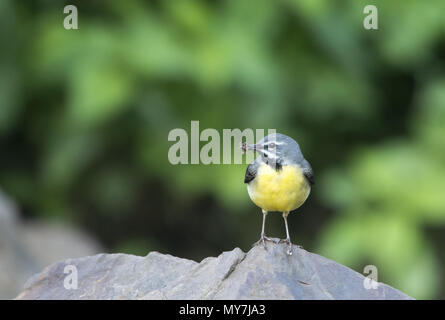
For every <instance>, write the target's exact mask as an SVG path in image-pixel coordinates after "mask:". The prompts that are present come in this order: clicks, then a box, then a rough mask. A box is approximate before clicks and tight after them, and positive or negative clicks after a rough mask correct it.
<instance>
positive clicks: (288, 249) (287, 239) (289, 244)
mask: <svg viewBox="0 0 445 320" xmlns="http://www.w3.org/2000/svg"><path fill="white" fill-rule="evenodd" d="M278 243H285V244H287V245H288V248H287V254H288V255H290V256H291V255H292V242H291V241H290V239H289V238H286V239H281V240H280V241H279V242H278ZM295 246H296V247H297V248H300V249H303V247H302V246H300V245H295Z"/></svg>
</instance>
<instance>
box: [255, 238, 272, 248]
mask: <svg viewBox="0 0 445 320" xmlns="http://www.w3.org/2000/svg"><path fill="white" fill-rule="evenodd" d="M266 241H270V242H273V243H277V242H276V241H275V240H274V239H272V238H269V237H266V236H265V235H261V238H260V240H258V241H257V242H255V243H254V244H253V245H252V247H255V246H258V245H260V244H262V245H263V246H264V248H265V247H266Z"/></svg>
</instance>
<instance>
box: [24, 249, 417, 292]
mask: <svg viewBox="0 0 445 320" xmlns="http://www.w3.org/2000/svg"><path fill="white" fill-rule="evenodd" d="M286 250H287V246H286V245H285V244H273V243H267V245H266V248H264V247H262V246H256V247H254V248H252V249H251V250H250V251H249V252H248V253H244V252H243V251H241V250H240V249H239V248H236V249H234V250H232V251H229V252H223V253H222V254H221V255H219V256H218V257H216V258H214V257H211V258H206V259H204V260H203V261H201V262H200V263H197V262H195V261H191V260H187V259H181V258H177V257H173V256H171V255H165V254H160V253H158V252H151V253H149V254H148V255H147V256H146V257H139V256H134V255H127V254H99V255H95V256H89V257H83V258H78V259H67V260H65V261H61V262H58V263H55V264H53V265H50V266H48V267H47V268H45V269H44V270H43V271H42V272H41V273H40V274H37V275H35V276H33V277H32V278H31V279H30V280H29V281H28V283H27V285H26V287H25V290H24V291H23V292H22V293H21V294H20V295H19V296H18V297H17V299H412V298H411V297H409V296H407V295H405V294H404V293H402V292H400V291H398V290H396V289H394V288H392V287H390V286H388V285H386V284H383V283H378V288H377V289H365V287H364V279H365V277H364V276H363V275H361V274H359V273H357V272H355V271H353V270H351V269H349V268H347V267H345V266H343V265H340V264H338V263H336V262H334V261H331V260H328V259H326V258H323V257H321V256H319V255H317V254H313V253H310V252H307V251H305V250H304V249H300V248H298V247H296V246H294V247H293V255H292V256H289V255H287V254H286ZM67 265H72V266H75V267H76V270H77V280H78V282H77V289H65V287H64V280H65V279H66V277H68V276H69V277H71V280H74V277H73V276H74V273H70V272H69V273H67V274H66V273H64V269H65V267H66V266H67ZM71 280H70V281H71ZM70 283H71V284H72V283H73V282H70Z"/></svg>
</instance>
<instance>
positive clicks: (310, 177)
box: [241, 133, 314, 255]
mask: <svg viewBox="0 0 445 320" xmlns="http://www.w3.org/2000/svg"><path fill="white" fill-rule="evenodd" d="M241 148H242V150H243V151H244V152H246V151H247V150H254V151H256V152H258V153H259V156H258V157H257V158H256V159H255V160H254V161H253V162H252V163H251V164H249V166H248V167H247V170H246V175H245V177H244V183H247V191H248V193H249V196H250V199H252V201H253V202H254V203H255V204H256V205H257V206H258V207H260V208H261V209H262V211H263V227H262V229H261V238H260V240H259V241H257V242H256V243H255V244H254V245H258V244H260V243H262V244H263V245H265V241H272V242H273V240H272V239H271V238H268V237H266V235H265V233H264V227H265V224H266V216H267V213H268V212H270V211H278V212H282V213H283V219H284V224H285V226H286V235H287V237H286V239H283V240H280V243H281V242H284V243H286V244H288V250H287V254H289V255H292V243H291V240H290V236H289V228H288V225H287V216H288V214H289V213H290V212H291V211H293V210H295V209H297V208H299V207H300V206H301V205H302V204H303V203H304V202H305V201H306V199H307V197H308V196H309V193H310V191H311V186H312V185H313V184H314V174H313V172H312V168H311V165H310V164H309V162H308V161H307V160H306V159H305V158H304V157H303V154H302V153H301V150H300V146H299V145H298V143H297V142H296V141H295V140H294V139H292V138H290V137H288V136H286V135H284V134H280V133H276V134H270V135H268V136H266V137H265V138H264V139H262V140H261V141H260V142H258V143H257V144H254V145H249V144H246V143H243V144H242V145H241Z"/></svg>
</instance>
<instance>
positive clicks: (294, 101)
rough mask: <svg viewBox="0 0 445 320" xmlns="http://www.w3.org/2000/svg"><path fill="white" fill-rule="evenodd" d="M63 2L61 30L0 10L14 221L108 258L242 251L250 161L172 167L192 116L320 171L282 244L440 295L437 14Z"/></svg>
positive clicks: (3, 113)
mask: <svg viewBox="0 0 445 320" xmlns="http://www.w3.org/2000/svg"><path fill="white" fill-rule="evenodd" d="M367 4H376V5H377V7H378V9H379V30H377V31H367V30H365V29H364V28H363V26H362V21H363V18H364V14H363V8H364V6H365V5H367ZM76 5H77V6H78V8H79V30H65V29H64V28H63V27H62V21H63V17H64V15H63V13H62V12H63V4H62V3H57V2H52V3H50V2H48V1H37V2H35V3H28V2H26V3H25V2H23V3H19V2H13V1H6V0H4V1H2V2H1V4H0V23H1V26H0V43H1V46H2V50H1V51H0V57H1V61H0V69H1V72H0V155H1V156H0V164H1V165H0V187H1V188H2V189H4V190H5V191H6V192H8V193H9V194H11V195H12V196H13V197H15V198H16V199H17V201H18V202H19V203H20V204H21V205H22V206H23V211H24V212H25V214H28V215H32V216H35V217H37V218H42V219H44V218H49V217H51V218H52V219H69V220H71V221H72V222H73V223H77V224H79V225H81V226H83V227H84V228H86V229H88V230H90V232H91V233H93V234H95V235H96V236H97V237H98V238H99V239H100V240H102V241H103V242H104V243H105V245H106V246H108V247H109V248H110V249H112V250H116V251H117V250H125V251H128V252H133V253H139V254H143V252H144V250H145V252H146V251H149V250H165V251H168V252H169V253H171V254H178V255H181V256H185V257H188V258H195V259H200V258H203V257H204V256H206V255H209V254H211V255H215V254H216V253H218V252H219V250H222V249H224V250H226V249H231V248H232V247H233V246H242V247H245V248H247V247H248V246H249V245H250V244H251V243H252V242H254V240H256V237H257V236H258V235H259V231H260V223H261V216H260V214H259V210H258V209H257V208H255V207H254V206H253V204H252V203H251V202H250V200H249V198H248V196H247V192H246V190H245V185H244V184H243V175H244V171H245V165H219V166H216V165H210V166H204V165H183V166H173V165H171V164H170V163H169V162H168V159H167V154H168V149H169V147H170V146H171V143H169V142H168V141H167V136H168V132H169V131H170V130H171V129H174V128H184V129H186V130H187V131H189V130H190V129H189V128H190V121H191V120H199V121H200V128H201V130H203V129H205V128H215V129H217V130H219V132H220V133H222V129H223V128H241V129H244V128H253V129H256V128H264V129H268V128H274V129H277V131H278V132H283V133H285V134H288V135H290V136H293V137H294V138H296V139H297V140H298V141H299V143H300V145H301V147H302V149H303V152H304V154H305V156H306V157H307V158H308V159H309V161H310V162H311V164H312V165H313V167H314V170H315V173H316V180H317V184H316V186H315V187H314V189H313V191H312V195H311V197H310V199H309V201H308V203H306V204H305V205H304V206H303V207H302V208H301V209H299V210H298V212H299V213H297V214H295V216H294V215H292V216H291V218H290V227H291V232H292V234H293V237H294V238H295V240H296V242H300V243H302V244H303V245H304V247H305V248H308V249H312V251H317V252H321V253H322V254H324V255H326V256H328V257H330V258H332V259H334V260H337V261H339V262H342V263H344V264H346V265H349V266H351V267H354V268H355V269H356V270H357V271H359V272H362V271H363V268H364V266H365V265H366V264H374V265H376V266H377V268H378V270H379V280H381V281H385V282H387V283H389V284H390V285H394V286H396V287H397V288H399V289H400V290H402V291H405V292H406V293H408V294H411V295H412V296H414V297H416V298H429V297H440V295H441V294H443V292H444V290H445V289H444V288H445V284H444V279H443V278H442V277H441V274H440V269H441V268H442V269H443V261H444V260H443V256H442V255H441V250H442V251H443V243H444V241H443V240H445V239H443V237H441V234H442V233H443V232H440V231H443V230H444V227H445V226H444V224H445V197H444V195H443V190H445V161H444V160H445V149H444V148H443V143H444V141H445V68H444V58H445V55H444V48H445V40H444V30H445V22H444V20H443V17H442V15H443V14H442V13H443V12H444V10H445V2H444V1H442V0H435V1H428V2H422V1H415V0H410V1H406V0H405V1H372V3H369V1H356V0H348V1H339V2H332V1H327V0H317V1H314V0H305V1H294V0H282V1H267V0H245V1H234V0H232V1H222V2H216V1H215V2H209V1H197V0H196V1H194V0H187V1H173V0H172V1H153V2H144V1H136V0H132V1H88V2H85V1H83V2H80V1H79V2H77V3H76ZM235 147H237V146H235ZM270 220H271V222H270V224H269V225H268V228H269V229H268V233H269V234H271V235H274V236H278V234H281V233H282V232H283V230H284V229H283V226H282V225H280V224H279V223H281V220H280V219H279V218H278V217H274V218H270ZM431 229H434V230H439V233H440V234H439V235H438V236H430V232H429V231H430V230H431ZM297 240H298V241H297Z"/></svg>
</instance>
